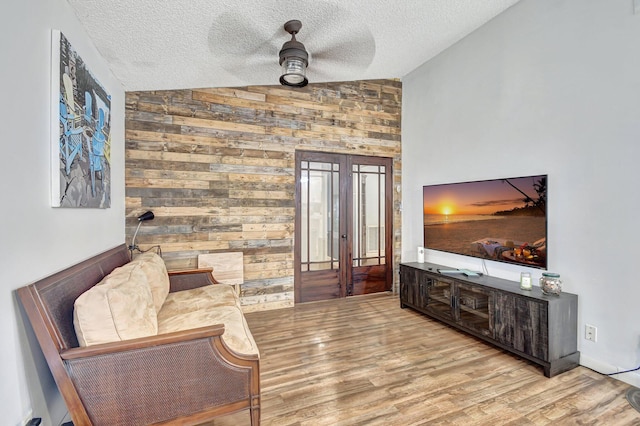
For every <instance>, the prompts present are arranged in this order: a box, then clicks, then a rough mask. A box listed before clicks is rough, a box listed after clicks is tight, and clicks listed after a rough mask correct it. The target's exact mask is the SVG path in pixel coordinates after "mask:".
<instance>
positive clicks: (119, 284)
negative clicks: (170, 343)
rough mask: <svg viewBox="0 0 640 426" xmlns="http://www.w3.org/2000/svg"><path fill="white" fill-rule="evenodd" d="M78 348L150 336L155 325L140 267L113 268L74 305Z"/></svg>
mask: <svg viewBox="0 0 640 426" xmlns="http://www.w3.org/2000/svg"><path fill="white" fill-rule="evenodd" d="M73 325H74V326H75V331H76V336H77V338H78V343H79V344H80V346H90V345H95V344H99V343H108V342H114V341H119V340H128V339H135V338H138V337H146V336H153V335H155V334H157V333H158V322H157V316H156V309H155V307H154V303H153V296H152V294H151V290H150V288H149V285H148V283H147V276H146V275H145V273H144V272H143V271H142V267H141V265H139V264H131V263H129V264H126V265H124V266H121V267H119V268H116V269H114V270H113V272H111V273H110V274H109V275H107V276H106V277H104V279H103V280H102V281H101V282H100V283H98V284H96V285H95V286H93V287H92V288H90V289H89V290H87V291H86V292H84V293H83V294H81V295H80V296H79V297H78V298H77V299H76V301H75V303H74V310H73Z"/></svg>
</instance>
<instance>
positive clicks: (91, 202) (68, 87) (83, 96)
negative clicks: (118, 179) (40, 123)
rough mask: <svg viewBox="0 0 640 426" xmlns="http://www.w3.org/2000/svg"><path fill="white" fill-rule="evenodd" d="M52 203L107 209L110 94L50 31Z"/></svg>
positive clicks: (58, 35) (57, 34) (60, 37)
mask: <svg viewBox="0 0 640 426" xmlns="http://www.w3.org/2000/svg"><path fill="white" fill-rule="evenodd" d="M51 38H52V42H51V47H52V55H51V62H52V64H51V69H52V72H51V86H52V88H51V94H52V99H51V102H52V108H51V124H52V128H51V135H52V138H51V139H52V141H51V143H52V147H51V203H52V205H53V206H54V207H85V208H108V207H110V206H111V164H110V152H111V134H110V128H111V96H110V95H109V93H107V91H106V90H105V89H104V87H102V85H101V84H100V82H99V81H98V80H97V79H96V78H95V76H94V75H93V73H92V72H91V70H90V69H89V66H88V65H87V63H86V62H85V61H84V60H83V59H82V57H81V56H80V55H79V54H78V52H76V50H75V49H74V47H73V45H72V44H71V42H70V41H69V40H68V39H67V38H66V37H65V36H64V34H62V33H61V32H60V31H57V30H53V31H52V37H51Z"/></svg>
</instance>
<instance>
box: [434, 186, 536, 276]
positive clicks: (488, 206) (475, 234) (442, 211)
mask: <svg viewBox="0 0 640 426" xmlns="http://www.w3.org/2000/svg"><path fill="white" fill-rule="evenodd" d="M422 193H423V213H424V215H423V218H424V247H425V248H426V249H431V250H439V251H444V252H448V253H455V254H461V255H466V256H472V257H479V258H483V259H489V260H495V261H499V262H507V263H513V264H517V265H520V266H527V267H533V268H541V269H546V268H547V207H546V205H547V176H546V175H538V176H525V177H516V178H506V179H493V180H484V181H476V182H459V183H448V184H438V185H426V186H424V187H423V189H422Z"/></svg>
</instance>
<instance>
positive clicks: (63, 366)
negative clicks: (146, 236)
mask: <svg viewBox="0 0 640 426" xmlns="http://www.w3.org/2000/svg"><path fill="white" fill-rule="evenodd" d="M129 260H130V259H129V251H128V249H127V247H126V245H124V244H123V245H121V246H118V247H115V248H113V249H111V250H108V251H106V252H104V253H101V254H98V255H96V256H94V257H92V258H90V259H87V260H85V261H83V262H80V263H78V264H76V265H74V266H71V267H69V268H67V269H65V270H63V271H61V272H58V273H56V274H54V275H51V276H49V277H47V278H44V279H42V280H40V281H38V282H36V283H33V284H30V285H28V286H26V287H22V288H20V289H18V291H17V292H18V296H19V298H20V300H21V302H22V305H23V306H24V309H25V312H26V314H27V316H28V318H29V321H30V323H31V326H32V327H33V331H34V332H35V335H36V337H37V339H38V342H39V344H40V347H41V349H42V352H43V354H44V356H45V358H46V360H47V363H48V365H49V368H50V370H51V373H52V375H53V377H54V379H55V382H56V384H57V386H58V389H59V390H60V393H61V394H62V397H63V398H64V401H65V403H66V405H67V409H68V410H69V413H70V415H71V419H72V420H73V423H74V425H75V426H81V425H103V424H108V425H120V424H122V425H143V424H180V425H195V424H199V423H203V422H207V421H210V420H212V419H213V418H215V417H217V416H220V415H224V414H228V413H234V412H237V411H241V410H245V409H248V410H249V411H250V416H251V425H253V426H258V425H259V424H260V371H259V357H258V356H257V355H240V354H236V353H234V352H232V351H231V350H230V349H229V348H228V347H227V346H226V345H225V343H224V341H223V340H222V338H221V336H222V334H223V333H224V325H222V324H220V325H215V326H208V327H202V328H198V329H193V330H187V331H181V332H176V333H168V334H162V335H157V336H151V337H144V338H140V339H133V340H128V341H120V342H113V343H106V344H99V345H93V346H88V347H79V345H78V340H77V338H76V334H75V331H74V327H73V303H74V301H75V299H76V298H77V297H78V296H80V294H82V293H84V292H85V291H86V290H88V289H89V288H91V287H92V286H94V285H95V284H97V283H99V282H100V281H101V280H102V278H104V277H105V276H106V275H108V274H109V273H110V272H111V271H112V270H113V269H115V268H116V267H118V266H121V265H124V264H125V263H127V262H129ZM169 279H170V282H171V288H170V291H171V292H174V291H179V290H186V289H190V288H196V287H200V286H203V285H208V284H216V283H217V282H216V281H215V279H214V278H213V275H212V269H211V268H209V269H194V270H186V271H175V272H173V271H170V272H169Z"/></svg>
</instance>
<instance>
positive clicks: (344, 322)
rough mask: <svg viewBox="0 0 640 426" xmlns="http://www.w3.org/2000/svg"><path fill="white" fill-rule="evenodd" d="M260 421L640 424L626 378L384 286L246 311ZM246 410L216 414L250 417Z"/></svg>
mask: <svg viewBox="0 0 640 426" xmlns="http://www.w3.org/2000/svg"><path fill="white" fill-rule="evenodd" d="M246 316H247V321H248V323H249V327H250V328H251V331H252V333H253V336H254V338H255V340H256V342H257V344H258V346H259V348H260V354H261V386H262V388H261V393H262V425H263V426H268V425H278V426H283V425H292V426H293V425H299V426H307V425H313V426H318V425H426V424H429V425H549V424H554V425H616V426H617V425H640V413H639V412H638V411H636V410H635V409H634V408H633V407H631V406H630V405H629V403H628V402H627V400H626V399H625V392H626V391H627V390H628V389H629V387H630V386H629V385H627V384H626V383H623V382H621V381H618V380H614V379H612V378H610V377H606V376H603V375H600V374H598V373H596V372H594V371H592V370H589V369H587V368H584V367H578V368H576V369H574V370H571V371H569V372H567V373H564V374H561V375H559V376H556V377H553V378H551V379H548V378H546V377H544V375H543V374H542V368H540V367H538V366H536V365H534V364H531V363H529V362H528V361H526V360H523V359H520V358H517V357H515V356H513V355H511V354H507V353H505V352H503V351H501V350H500V349H497V348H495V347H493V346H490V345H488V344H486V343H484V342H482V341H480V340H478V339H475V338H473V337H471V336H469V335H466V334H464V333H461V332H459V331H456V330H455V329H453V328H450V327H448V326H446V325H443V324H441V323H439V322H437V321H434V320H432V319H429V318H428V317H426V316H424V315H421V314H419V313H417V312H415V311H413V310H411V309H400V303H399V300H398V297H397V296H394V295H392V294H390V293H382V294H375V295H368V296H357V297H351V298H348V299H340V300H332V301H323V302H314V303H307V304H298V305H296V306H295V307H293V308H285V309H279V310H272V311H264V312H252V313H248V314H247V315H246ZM248 424H249V415H248V411H245V412H243V413H237V414H234V415H231V416H227V417H224V418H221V419H219V420H216V421H215V422H211V423H208V424H207V425H210V426H214V425H215V426H231V425H234V426H236V425H248Z"/></svg>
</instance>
